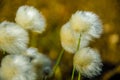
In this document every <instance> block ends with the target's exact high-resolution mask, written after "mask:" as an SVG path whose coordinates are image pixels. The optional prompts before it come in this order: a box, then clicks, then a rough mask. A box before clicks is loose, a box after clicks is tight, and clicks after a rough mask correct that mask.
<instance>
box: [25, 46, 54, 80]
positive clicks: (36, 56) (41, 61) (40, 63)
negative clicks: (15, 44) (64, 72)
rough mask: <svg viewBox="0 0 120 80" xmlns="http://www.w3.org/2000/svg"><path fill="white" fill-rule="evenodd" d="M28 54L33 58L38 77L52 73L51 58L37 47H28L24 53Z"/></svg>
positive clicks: (32, 61)
mask: <svg viewBox="0 0 120 80" xmlns="http://www.w3.org/2000/svg"><path fill="white" fill-rule="evenodd" d="M24 54H25V55H26V56H28V57H30V58H31V63H32V64H33V66H34V70H35V72H36V73H37V74H38V79H41V78H43V77H45V76H47V77H48V76H50V75H51V74H52V63H51V60H50V59H49V58H48V57H47V56H45V55H44V54H42V53H39V52H38V50H37V49H36V48H33V47H31V48H28V49H27V51H26V52H25V53H24Z"/></svg>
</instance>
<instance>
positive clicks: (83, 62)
mask: <svg viewBox="0 0 120 80" xmlns="http://www.w3.org/2000/svg"><path fill="white" fill-rule="evenodd" d="M73 64H74V67H75V69H76V70H77V71H78V72H80V73H81V74H82V75H83V76H86V77H89V78H90V77H93V76H96V75H99V74H100V72H101V67H102V63H101V58H100V55H99V54H98V52H97V51H95V50H93V49H91V48H89V47H88V48H82V49H80V50H79V51H78V52H77V53H76V54H75V55H74V61H73Z"/></svg>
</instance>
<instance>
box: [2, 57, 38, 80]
mask: <svg viewBox="0 0 120 80" xmlns="http://www.w3.org/2000/svg"><path fill="white" fill-rule="evenodd" d="M0 78H1V79H2V80H36V74H35V72H34V71H33V66H32V65H31V63H30V59H29V58H27V57H25V56H23V55H8V56H6V57H5V58H4V59H3V60H2V63H1V68H0Z"/></svg>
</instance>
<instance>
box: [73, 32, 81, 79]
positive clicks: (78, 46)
mask: <svg viewBox="0 0 120 80" xmlns="http://www.w3.org/2000/svg"><path fill="white" fill-rule="evenodd" d="M80 41H81V34H80V36H79V39H78V45H77V50H76V52H77V51H78V50H79V48H80ZM74 73H75V67H73V71H72V77H71V80H73V79H74Z"/></svg>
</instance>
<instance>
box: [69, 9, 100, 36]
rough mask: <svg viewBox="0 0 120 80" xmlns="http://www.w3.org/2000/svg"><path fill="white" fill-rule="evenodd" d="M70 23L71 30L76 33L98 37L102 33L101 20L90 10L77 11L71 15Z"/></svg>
mask: <svg viewBox="0 0 120 80" xmlns="http://www.w3.org/2000/svg"><path fill="white" fill-rule="evenodd" d="M70 25H71V28H72V29H73V31H74V32H76V33H78V34H80V33H81V34H87V35H89V36H90V37H94V38H99V37H100V35H101V33H102V24H101V21H100V20H99V18H98V16H97V15H96V14H94V13H92V12H87V11H77V12H76V13H75V14H73V15H72V17H71V19H70Z"/></svg>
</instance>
